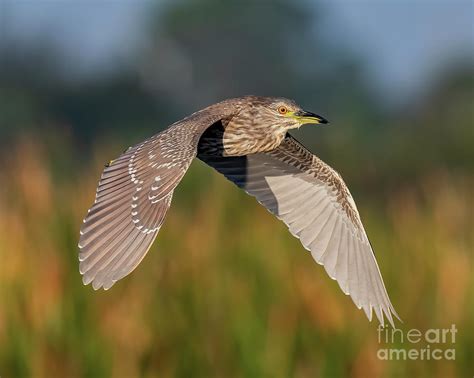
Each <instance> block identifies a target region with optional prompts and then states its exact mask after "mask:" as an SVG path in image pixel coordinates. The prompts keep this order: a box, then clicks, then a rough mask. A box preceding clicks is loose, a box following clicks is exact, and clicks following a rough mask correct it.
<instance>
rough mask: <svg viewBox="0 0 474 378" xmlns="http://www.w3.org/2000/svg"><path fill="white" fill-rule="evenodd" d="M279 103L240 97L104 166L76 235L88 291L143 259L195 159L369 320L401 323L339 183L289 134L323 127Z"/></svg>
mask: <svg viewBox="0 0 474 378" xmlns="http://www.w3.org/2000/svg"><path fill="white" fill-rule="evenodd" d="M326 123H328V121H327V120H326V119H325V118H323V117H322V116H319V115H317V114H315V113H312V112H308V111H305V110H303V108H302V107H300V106H299V105H297V104H296V102H294V101H293V100H289V99H286V98H282V97H262V96H243V97H238V98H232V99H227V100H224V101H221V102H218V103H216V104H213V105H210V106H208V107H206V108H204V109H202V110H199V111H197V112H195V113H193V114H191V115H189V116H187V117H186V118H184V119H182V120H180V121H177V122H175V123H173V124H172V125H170V126H169V127H168V128H167V129H165V130H163V131H161V132H159V133H157V134H155V135H154V136H152V137H150V138H148V139H146V140H145V141H143V142H141V143H138V144H136V145H135V146H133V147H130V148H128V149H127V150H126V151H124V152H123V153H122V154H121V155H120V156H119V157H118V158H117V159H115V160H112V161H111V162H110V163H108V164H106V166H105V168H104V170H103V172H102V175H101V177H100V181H99V184H98V187H97V191H96V197H95V201H94V203H93V205H92V207H91V208H90V209H89V210H88V213H87V215H86V217H85V218H84V220H83V224H82V226H81V230H80V238H79V243H78V246H79V271H80V273H81V274H82V280H83V283H84V284H85V285H88V284H90V283H92V287H93V288H94V289H95V290H97V289H100V288H103V289H105V290H107V289H110V288H111V287H112V285H114V283H115V282H117V281H118V280H120V279H122V278H123V277H125V276H126V275H128V274H129V273H131V272H132V271H133V270H134V269H135V268H136V267H137V266H138V264H139V263H140V262H141V261H142V259H143V258H144V257H145V255H146V254H147V252H148V250H149V249H150V247H151V245H152V243H153V241H154V240H155V238H156V236H157V234H158V232H159V230H160V228H161V226H162V225H163V222H164V220H165V216H166V213H167V211H168V209H169V207H170V205H171V201H172V197H173V191H174V190H175V188H176V187H177V185H178V184H179V182H180V181H181V179H182V178H183V176H184V174H185V173H186V171H187V169H188V168H189V166H190V164H191V162H192V161H193V160H194V159H195V158H198V159H199V160H201V161H203V162H204V163H206V164H207V165H209V166H210V167H212V168H214V169H215V170H216V171H217V172H219V173H221V174H222V175H223V176H225V177H226V178H227V179H228V180H230V181H231V182H233V183H234V184H235V185H236V186H237V187H238V188H240V189H243V190H244V191H245V192H246V193H248V194H249V195H251V196H253V197H255V198H256V200H257V201H258V202H259V203H260V204H261V205H263V206H264V207H265V208H266V209H267V210H269V211H270V213H272V214H273V215H275V216H276V217H277V218H278V219H280V220H281V221H283V222H284V223H285V224H286V225H287V227H288V229H289V231H290V233H291V234H292V235H294V236H295V237H297V238H299V240H300V242H301V244H302V245H303V247H304V248H305V249H307V250H308V251H310V253H311V255H312V257H313V258H314V260H315V261H316V262H317V263H318V264H320V265H323V266H324V268H325V270H326V272H327V273H328V275H329V276H330V277H331V278H332V279H334V280H336V281H337V282H338V284H339V286H340V288H341V289H342V291H343V292H344V293H345V294H346V295H350V296H351V298H352V300H353V302H354V303H355V305H356V306H357V308H359V309H363V310H364V312H365V314H366V316H367V318H368V319H369V321H371V320H372V310H373V312H374V313H375V315H376V317H377V319H378V321H379V323H380V324H381V325H382V326H384V324H385V318H387V320H388V321H389V322H390V324H391V325H392V327H394V321H393V317H396V318H397V319H399V320H400V317H399V316H398V314H397V312H396V311H395V309H394V307H393V305H392V303H391V302H390V299H389V296H388V294H387V290H386V288H385V285H384V282H383V279H382V276H381V273H380V269H379V267H378V264H377V261H376V258H375V255H374V252H373V249H372V246H371V244H370V242H369V239H368V237H367V234H366V232H365V230H364V226H363V225H362V221H361V218H360V215H359V212H358V210H357V207H356V204H355V202H354V200H353V198H352V195H351V194H350V192H349V190H348V188H347V186H346V184H345V183H344V181H343V179H342V177H341V176H340V175H339V173H337V172H336V171H335V170H334V169H333V168H331V167H330V166H329V165H327V164H326V163H324V162H323V161H322V160H321V159H319V158H318V157H317V156H315V155H314V154H313V153H311V152H310V151H309V150H308V149H307V148H305V147H304V146H303V145H302V144H301V143H300V142H299V141H297V140H296V139H295V138H294V137H293V136H292V135H291V134H290V132H289V131H290V130H292V129H297V128H299V127H301V126H302V125H306V124H326Z"/></svg>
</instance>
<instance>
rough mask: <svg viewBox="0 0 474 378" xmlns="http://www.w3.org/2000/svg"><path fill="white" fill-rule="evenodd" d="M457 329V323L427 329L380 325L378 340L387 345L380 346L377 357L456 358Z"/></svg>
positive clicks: (391, 358)
mask: <svg viewBox="0 0 474 378" xmlns="http://www.w3.org/2000/svg"><path fill="white" fill-rule="evenodd" d="M457 331H458V330H457V328H456V325H455V324H452V325H451V327H450V328H430V329H427V330H426V331H421V330H419V329H416V328H413V329H410V330H408V331H403V330H401V329H398V328H384V327H382V326H379V328H378V330H377V332H378V341H379V344H385V345H384V346H385V347H381V348H379V350H378V351H377V357H378V358H379V359H380V360H443V359H444V360H455V359H456V349H455V348H454V345H455V343H456V333H457ZM407 344H408V345H407Z"/></svg>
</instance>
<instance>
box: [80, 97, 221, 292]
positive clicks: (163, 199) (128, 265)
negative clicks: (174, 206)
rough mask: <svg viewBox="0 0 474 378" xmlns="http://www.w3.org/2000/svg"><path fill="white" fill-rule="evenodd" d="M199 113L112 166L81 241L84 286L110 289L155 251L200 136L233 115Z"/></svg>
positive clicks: (130, 152) (101, 185)
mask: <svg viewBox="0 0 474 378" xmlns="http://www.w3.org/2000/svg"><path fill="white" fill-rule="evenodd" d="M219 109H220V111H219V112H217V111H216V112H214V111H213V110H212V108H208V109H205V110H203V111H200V112H197V113H195V114H193V115H191V116H190V117H188V118H186V119H184V120H183V121H180V122H178V123H176V124H173V125H172V126H171V127H170V128H168V129H167V130H165V131H163V132H161V133H159V134H156V135H154V136H153V137H151V138H149V139H147V140H146V141H144V142H142V143H140V144H137V145H136V146H134V147H131V148H129V149H128V150H127V151H125V152H124V153H123V154H122V155H121V156H120V157H118V158H117V159H116V160H113V161H112V162H111V163H110V165H109V166H107V167H106V168H105V169H104V171H103V173H102V176H101V179H100V181H99V185H98V188H97V191H96V198H95V202H94V204H93V206H92V207H91V209H90V210H89V211H88V214H87V216H86V218H85V219H84V222H83V225H82V228H81V231H80V239H79V244H78V246H79V261H80V263H79V271H80V272H81V274H82V275H83V282H84V284H89V283H92V286H93V288H94V289H99V288H101V287H102V288H104V289H109V288H110V287H111V286H112V285H113V284H114V283H115V282H116V281H118V280H119V279H121V278H123V277H125V276H126V275H127V274H129V273H130V272H131V271H133V270H134V269H135V268H136V266H137V265H138V264H139V263H140V261H141V260H142V259H143V258H144V257H145V255H146V253H147V252H148V250H149V249H150V247H151V245H152V243H153V241H154V239H155V237H156V235H157V234H158V231H159V230H160V228H161V226H162V224H163V222H164V219H165V216H166V213H167V211H168V209H169V207H170V204H171V199H172V196H173V191H174V189H175V188H176V186H177V185H178V183H179V182H180V181H181V179H182V177H183V176H184V174H185V173H186V170H187V169H188V167H189V165H190V164H191V162H192V160H193V159H194V157H195V156H196V154H197V146H198V141H199V137H200V136H201V134H202V133H203V132H204V131H205V130H206V129H207V128H208V127H209V126H210V125H211V124H213V123H215V122H217V121H219V120H220V119H222V118H223V117H225V116H228V114H227V113H226V111H227V112H229V111H230V110H229V109H227V108H226V107H222V106H221V107H220V108H219Z"/></svg>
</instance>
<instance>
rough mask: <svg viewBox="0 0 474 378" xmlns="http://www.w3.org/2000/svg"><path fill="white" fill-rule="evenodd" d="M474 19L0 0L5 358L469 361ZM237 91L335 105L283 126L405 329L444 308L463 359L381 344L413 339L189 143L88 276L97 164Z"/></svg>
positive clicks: (27, 366)
mask: <svg viewBox="0 0 474 378" xmlns="http://www.w3.org/2000/svg"><path fill="white" fill-rule="evenodd" d="M473 25H474V12H473V3H472V1H469V0H466V1H459V0H455V1H448V0H446V1H436V2H428V1H426V2H424V1H418V2H391V1H383V2H374V1H342V0H341V1H333V2H329V1H327V2H323V1H309V0H308V1H303V0H300V1H290V0H287V1H284V0H280V1H273V2H260V3H258V4H255V3H247V2H239V1H227V2H221V1H218V0H201V1H198V0H194V1H192V0H189V1H185V0H180V1H171V0H170V1H163V2H152V1H131V0H130V1H125V0H122V1H100V2H91V1H83V2H81V1H66V0H64V1H60V0H58V1H41V0H39V1H21V0H19V1H13V0H11V1H10V0H0V99H1V100H0V147H1V148H0V261H2V262H1V263H0V376H2V377H21V376H36V377H42V376H48V377H64V376H68V377H69V376H71V377H74V376H91V377H92V376H100V377H102V376H104V377H107V376H116V377H119V376H123V377H134V376H146V377H154V376H163V377H168V376H170V377H171V376H178V377H191V376H196V377H211V376H218V377H262V376H268V377H281V376H297V377H318V376H321V377H335V376H351V377H380V376H389V377H390V376H392V377H397V376H417V377H425V376H429V377H455V376H472V374H473V371H474V365H473V362H472V361H473V360H474V324H473V319H474V278H473V274H472V268H473V233H472V230H473V203H472V195H473V184H474V182H473V181H474V179H473V167H474V135H473V127H474V124H473V120H474V114H473V109H474V107H473V100H474V92H473V91H474V87H473V82H474V69H473V67H474V65H473V62H474V34H473V33H474V31H473ZM244 94H258V95H271V96H284V97H289V98H293V99H295V100H296V101H297V102H298V103H299V104H301V105H302V106H303V107H305V108H306V109H309V110H312V111H314V112H317V113H319V114H322V115H323V116H325V117H326V118H328V119H329V120H330V121H331V125H330V127H311V126H309V127H305V128H303V129H301V130H299V131H297V132H295V133H294V134H295V135H296V137H297V138H299V139H301V140H303V142H304V144H306V145H307V146H308V147H310V148H311V150H312V151H314V152H315V153H316V154H317V155H318V156H320V157H321V158H322V159H323V160H325V161H326V162H327V163H329V164H330V165H332V166H333V167H335V168H336V169H337V170H338V171H339V172H340V173H341V174H342V176H343V177H344V178H345V181H346V182H347V184H348V186H349V187H350V189H351V191H352V193H353V196H354V197H355V200H356V202H357V203H358V207H359V210H360V213H361V216H362V219H363V221H364V223H365V226H366V229H367V232H368V235H369V237H370V238H371V241H372V244H373V246H374V249H375V251H376V255H377V256H378V261H379V265H380V268H381V271H382V273H383V276H384V279H385V283H386V286H387V290H388V292H389V293H390V296H391V299H392V302H393V304H394V306H395V308H396V309H397V311H398V313H399V314H400V316H401V318H402V319H403V323H397V326H398V327H399V328H401V329H402V330H404V332H406V331H407V330H409V329H411V328H417V329H420V330H421V331H425V330H427V329H430V328H449V327H451V325H452V324H455V325H456V327H457V329H458V333H457V338H456V343H455V348H456V360H455V361H447V360H439V361H435V360H429V361H426V360H424V361H421V360H416V361H410V360H408V361H396V360H392V361H381V360H379V359H378V358H377V351H378V350H379V348H385V347H390V348H392V347H395V348H404V349H410V348H412V347H415V348H421V347H423V343H420V344H416V345H414V346H413V345H411V344H407V343H406V342H405V343H398V344H396V345H393V344H392V345H385V344H383V343H382V344H380V343H379V341H378V337H377V324H376V322H375V321H373V322H372V323H369V322H368V321H367V319H366V317H365V315H364V313H363V312H362V311H358V310H357V309H356V308H355V306H354V305H353V303H352V301H351V299H350V298H349V297H346V296H345V295H343V294H342V292H341V291H340V289H339V287H338V285H337V283H336V282H335V281H332V280H330V279H329V278H328V277H327V275H326V273H325V272H324V269H322V268H321V267H320V266H318V265H317V264H315V263H313V260H312V258H311V256H310V254H308V253H307V252H306V251H305V250H304V249H303V248H302V247H301V245H300V244H299V241H298V240H296V239H294V238H293V237H292V236H291V235H290V234H289V232H287V230H286V227H285V226H284V225H283V224H280V223H279V222H278V221H277V220H276V219H274V218H273V217H272V216H271V215H270V214H269V213H268V212H267V211H266V210H265V209H263V208H262V207H261V206H260V205H258V204H257V203H256V202H255V201H254V199H253V198H251V197H248V196H246V195H245V194H244V193H242V192H240V191H239V190H237V189H236V188H235V187H234V186H233V185H232V184H231V183H229V182H227V181H226V180H225V179H224V178H223V177H221V176H219V175H218V174H217V173H215V172H214V171H213V170H211V169H210V168H207V167H206V166H204V165H203V164H202V163H201V162H199V161H196V162H195V163H193V165H192V166H191V169H190V170H189V172H188V174H187V175H186V176H185V178H184V180H183V182H182V183H181V184H180V185H179V187H178V189H177V190H176V192H175V196H174V201H173V206H172V208H171V210H170V212H169V213H168V216H167V220H166V222H165V225H164V227H163V228H162V229H161V232H160V234H159V237H158V239H157V242H155V244H154V246H153V247H152V249H151V251H150V252H149V254H148V256H147V257H146V258H145V260H144V262H143V263H142V264H141V265H140V266H139V267H138V268H137V269H136V271H135V272H134V273H133V274H131V275H130V276H128V277H127V278H126V279H123V280H122V281H120V282H119V283H117V284H116V285H115V286H114V287H113V289H112V290H110V291H107V292H104V291H100V292H94V291H93V290H92V288H91V287H85V286H83V285H82V283H81V277H80V274H79V272H78V261H77V253H78V251H77V246H76V245H77V240H78V236H79V228H80V225H81V221H82V218H83V217H84V216H85V214H86V212H87V209H88V208H89V207H90V205H91V204H92V202H93V200H94V196H95V188H96V184H97V181H98V178H99V176H100V173H101V171H102V169H103V165H104V163H105V162H108V161H109V160H111V159H113V158H115V157H116V156H118V155H119V154H120V153H121V152H122V151H123V150H124V149H125V148H126V147H128V146H131V145H134V144H135V143H138V142H140V141H141V140H142V139H144V138H145V137H148V136H150V135H153V134H154V133H156V132H158V131H160V130H162V129H163V128H165V127H166V126H167V125H169V124H170V123H172V122H174V121H176V120H178V119H181V118H183V117H184V116H185V115H188V114H190V113H191V112H193V111H195V110H198V109H200V108H201V107H204V106H206V105H208V104H210V103H214V102H217V101H219V100H222V99H224V98H227V97H233V96H240V95H244ZM230 230H232V232H231V231H230ZM439 347H440V348H441V349H444V348H447V347H452V346H449V345H444V344H441V345H440V346H439Z"/></svg>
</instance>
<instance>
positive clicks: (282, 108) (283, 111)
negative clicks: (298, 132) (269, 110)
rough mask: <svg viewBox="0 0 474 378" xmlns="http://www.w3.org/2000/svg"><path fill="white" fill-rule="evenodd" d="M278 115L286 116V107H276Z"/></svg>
mask: <svg viewBox="0 0 474 378" xmlns="http://www.w3.org/2000/svg"><path fill="white" fill-rule="evenodd" d="M278 113H280V114H286V113H288V109H287V107H286V106H279V107H278Z"/></svg>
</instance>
